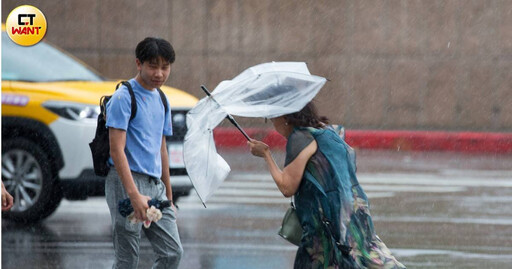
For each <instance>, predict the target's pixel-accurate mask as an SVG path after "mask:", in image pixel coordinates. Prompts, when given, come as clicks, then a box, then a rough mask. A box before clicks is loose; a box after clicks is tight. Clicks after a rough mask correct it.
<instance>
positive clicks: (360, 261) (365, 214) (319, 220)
mask: <svg viewBox="0 0 512 269" xmlns="http://www.w3.org/2000/svg"><path fill="white" fill-rule="evenodd" d="M338 130H339V129H338ZM313 140H316V142H317V145H318V150H317V151H316V153H315V154H314V155H313V156H312V157H311V158H310V160H309V161H308V163H307V165H306V170H305V171H304V176H303V178H302V181H301V184H300V186H299V189H298V191H297V193H296V194H295V196H294V198H295V205H296V208H297V215H298V217H299V219H300V222H301V224H302V226H303V228H304V234H303V236H302V240H301V245H300V246H299V250H298V251H297V256H296V259H295V268H315V269H316V268H389V269H393V268H405V266H403V265H402V264H401V263H399V262H398V261H397V260H396V259H395V258H394V257H393V255H392V254H391V252H390V251H389V249H388V248H387V247H386V245H385V244H384V243H383V242H382V241H381V240H380V239H379V237H378V236H377V235H376V234H375V231H374V227H373V222H372V218H371V216H370V205H369V202H368V198H367V197H366V194H365V193H364V191H363V189H362V188H361V186H360V185H359V183H358V181H357V177H356V164H355V154H354V151H353V150H352V148H350V147H349V146H348V145H347V144H346V143H345V142H344V141H343V139H342V138H341V137H340V136H339V134H338V133H336V132H335V129H334V128H332V127H328V128H325V129H315V128H295V130H294V131H293V133H292V134H291V135H290V136H289V137H288V142H287V145H286V160H285V166H286V165H288V164H289V163H290V162H292V161H293V160H294V159H295V158H296V157H297V155H298V154H299V153H300V152H301V151H302V150H303V149H304V148H305V147H306V146H307V145H309V144H310V143H311V142H312V141H313ZM325 221H328V222H330V224H329V225H326V224H325V223H326V222H325ZM336 239H339V240H338V241H339V242H340V243H341V245H343V246H345V247H350V248H351V251H350V252H346V253H345V254H343V253H342V251H340V249H339V248H338V247H336V244H335V242H336V241H337V240H336ZM347 249H348V248H347Z"/></svg>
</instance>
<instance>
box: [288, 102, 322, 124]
mask: <svg viewBox="0 0 512 269" xmlns="http://www.w3.org/2000/svg"><path fill="white" fill-rule="evenodd" d="M284 117H285V119H286V121H287V122H288V123H289V124H292V125H293V126H297V127H315V128H321V127H323V126H324V123H325V124H327V123H329V119H328V118H327V117H324V116H318V112H317V110H316V107H315V105H314V104H313V102H309V103H308V104H307V105H306V106H305V107H304V108H303V109H302V110H301V111H299V112H295V113H292V114H288V115H285V116H284Z"/></svg>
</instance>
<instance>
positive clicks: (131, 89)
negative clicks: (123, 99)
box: [116, 81, 137, 120]
mask: <svg viewBox="0 0 512 269" xmlns="http://www.w3.org/2000/svg"><path fill="white" fill-rule="evenodd" d="M121 84H123V85H124V86H125V87H126V88H128V92H129V93H130V97H131V98H132V114H131V115H130V120H133V118H135V115H137V101H136V100H135V93H133V88H132V85H130V83H129V82H128V81H121V82H119V83H118V84H117V86H116V90H117V89H118V88H119V85H121Z"/></svg>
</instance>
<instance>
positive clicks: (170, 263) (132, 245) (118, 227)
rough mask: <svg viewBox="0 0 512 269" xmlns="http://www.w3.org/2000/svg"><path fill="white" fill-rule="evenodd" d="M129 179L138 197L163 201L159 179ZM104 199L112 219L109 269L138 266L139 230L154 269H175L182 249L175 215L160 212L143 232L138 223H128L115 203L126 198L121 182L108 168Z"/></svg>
mask: <svg viewBox="0 0 512 269" xmlns="http://www.w3.org/2000/svg"><path fill="white" fill-rule="evenodd" d="M132 176H133V180H134V182H135V185H136V186H137V189H138V190H139V192H140V193H141V194H142V195H147V196H149V197H151V198H157V199H159V200H167V196H166V195H165V185H164V184H163V183H162V182H161V181H160V180H159V179H156V180H151V179H150V178H149V177H148V176H147V175H143V174H139V173H135V172H132ZM105 196H106V199H107V204H108V208H109V210H110V216H111V218H112V236H113V241H114V250H115V262H114V265H113V266H112V268H114V269H117V268H120V269H129V268H137V265H138V263H139V243H140V230H141V229H142V230H144V233H145V234H146V237H147V238H148V239H149V241H150V243H151V246H152V247H153V251H154V252H155V254H156V256H157V259H156V261H155V263H154V264H153V268H154V269H163V268H166V269H168V268H178V264H179V263H180V259H181V255H182V253H183V248H182V246H181V242H180V237H179V234H178V227H177V226H176V215H175V214H174V211H173V210H172V209H170V208H165V209H164V210H163V211H162V219H160V220H159V221H158V222H156V223H154V222H153V223H151V226H150V227H149V228H148V229H146V228H142V223H137V224H131V223H130V221H128V220H127V218H125V217H123V216H121V215H120V214H119V211H118V210H117V204H118V202H119V200H122V199H125V198H128V195H127V194H126V191H125V190H124V187H123V183H122V182H121V179H120V178H119V175H118V174H117V172H116V170H115V168H114V167H112V168H111V169H110V172H109V173H108V176H107V179H106V181H105Z"/></svg>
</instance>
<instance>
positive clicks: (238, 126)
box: [226, 114, 251, 141]
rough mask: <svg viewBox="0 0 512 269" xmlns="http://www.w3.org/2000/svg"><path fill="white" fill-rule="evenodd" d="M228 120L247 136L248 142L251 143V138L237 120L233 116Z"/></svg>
mask: <svg viewBox="0 0 512 269" xmlns="http://www.w3.org/2000/svg"><path fill="white" fill-rule="evenodd" d="M226 118H227V119H228V120H229V121H230V122H231V123H232V124H233V125H235V127H236V128H237V129H238V130H239V131H240V132H241V133H242V134H243V135H244V136H245V138H246V139H247V141H251V138H250V137H249V136H248V135H247V133H246V132H245V131H244V130H243V129H242V128H241V127H240V125H238V122H236V120H235V119H234V118H233V117H232V116H231V115H229V114H228V115H227V116H226Z"/></svg>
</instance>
